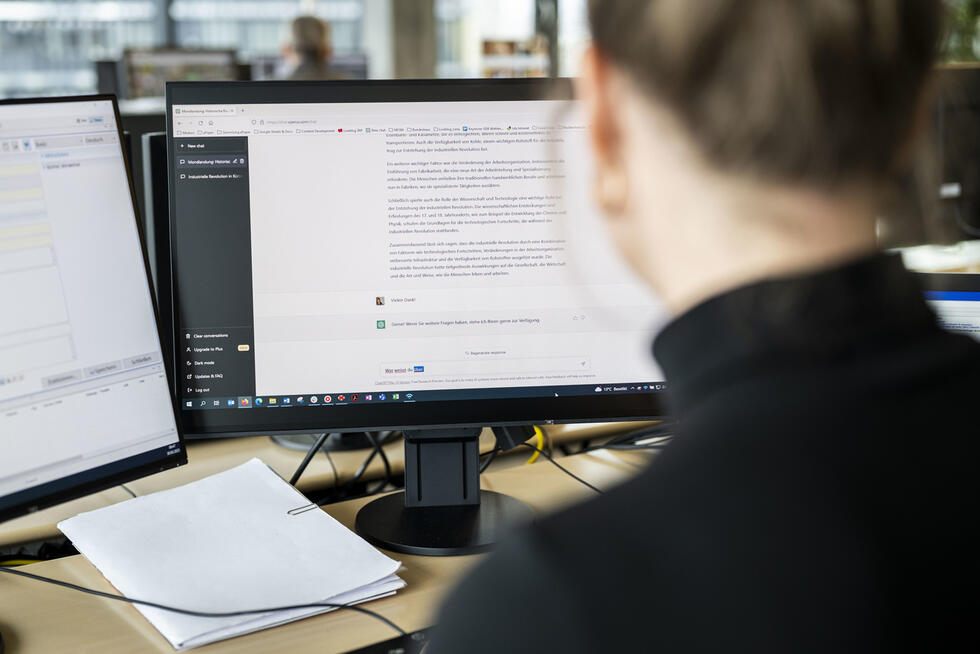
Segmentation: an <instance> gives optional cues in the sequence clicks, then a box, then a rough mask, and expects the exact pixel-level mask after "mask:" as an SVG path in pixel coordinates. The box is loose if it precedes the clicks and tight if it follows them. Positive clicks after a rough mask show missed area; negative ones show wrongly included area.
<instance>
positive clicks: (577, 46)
mask: <svg viewBox="0 0 980 654" xmlns="http://www.w3.org/2000/svg"><path fill="white" fill-rule="evenodd" d="M947 2H948V4H949V7H950V21H949V26H948V32H947V36H946V39H945V44H944V50H943V53H942V60H943V67H942V70H941V71H940V75H941V84H940V85H939V87H940V89H941V90H940V94H939V96H940V97H939V98H938V99H937V102H936V103H935V106H934V108H933V114H932V118H933V120H932V121H931V123H930V134H929V136H930V138H929V139H928V151H924V152H923V153H921V155H920V156H919V158H918V160H917V161H918V165H917V170H916V174H915V176H914V179H908V180H904V181H903V182H902V183H901V184H899V187H900V188H898V189H897V192H896V194H895V200H894V202H893V203H892V206H891V207H890V208H889V209H888V211H887V212H886V214H887V215H885V216H883V220H882V223H881V241H882V244H883V245H886V246H904V247H909V246H917V245H922V244H930V245H923V247H919V248H918V249H914V250H908V252H909V255H908V257H909V259H908V260H909V262H910V263H912V265H914V266H915V267H917V268H922V269H958V270H977V271H980V64H978V63H977V62H978V61H980V0H947ZM586 5H587V0H0V97H23V96H41V95H68V94H80V93H92V92H97V91H98V92H107V93H114V94H116V95H117V96H118V97H119V98H120V109H121V112H122V114H123V124H124V128H125V129H127V130H128V131H129V132H130V133H131V136H132V139H131V142H132V148H133V149H132V151H131V157H132V160H133V161H134V162H137V163H138V162H140V160H141V156H142V153H141V146H140V137H141V135H142V134H145V133H148V132H158V131H160V130H162V129H163V128H164V121H163V113H164V103H163V98H162V95H163V86H164V83H165V81H166V80H196V79H207V80H215V79H253V80H267V79H276V78H282V77H284V76H287V75H289V74H290V66H291V65H293V64H294V63H295V62H291V61H290V60H288V58H284V57H283V56H282V55H283V47H284V46H285V45H286V44H287V43H288V42H289V41H290V22H291V21H292V20H293V19H294V18H296V17H297V16H301V15H312V16H316V17H318V18H320V19H322V20H324V21H326V22H328V23H329V25H330V32H331V38H330V41H331V46H332V56H331V65H332V66H333V68H335V69H336V70H337V71H338V72H339V73H340V74H342V75H343V76H344V77H347V78H352V79H362V78H368V79H387V78H420V77H439V78H461V77H468V78H471V77H525V76H551V75H560V76H574V75H575V74H576V72H577V68H578V63H579V60H580V57H581V53H582V51H583V50H584V48H585V47H586V45H587V43H588V38H589V37H588V26H587V21H586ZM133 174H134V177H135V181H136V186H137V195H138V201H139V204H140V208H141V209H143V207H144V202H143V191H142V181H143V180H142V170H141V168H140V166H139V165H136V166H134V167H133ZM937 189H938V191H937Z"/></svg>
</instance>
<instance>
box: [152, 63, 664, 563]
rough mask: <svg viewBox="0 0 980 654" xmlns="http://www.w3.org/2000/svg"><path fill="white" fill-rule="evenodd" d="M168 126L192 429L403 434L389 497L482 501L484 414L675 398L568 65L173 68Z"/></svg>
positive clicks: (633, 415)
mask: <svg viewBox="0 0 980 654" xmlns="http://www.w3.org/2000/svg"><path fill="white" fill-rule="evenodd" d="M167 125H168V127H167V131H168V139H169V143H168V152H169V157H170V175H171V184H170V215H171V230H172V233H171V237H172V242H173V268H172V270H173V276H174V279H173V283H174V313H175V334H176V341H175V342H176V350H177V361H176V370H177V384H178V386H177V388H176V394H177V397H178V398H179V404H180V413H181V420H182V422H183V425H184V429H185V433H187V434H190V435H206V436H218V435H247V434H256V433H270V432H272V433H282V432H289V431H298V432H308V431H312V430H316V429H322V430H331V431H359V430H374V429H400V430H403V431H404V433H405V436H406V438H405V440H406V488H407V489H408V492H407V493H406V494H405V495H404V496H399V497H398V498H396V499H395V500H390V501H400V502H401V503H402V506H401V507H392V511H394V512H395V513H397V512H398V511H399V510H400V509H403V508H404V505H405V504H407V505H408V506H410V507H413V508H415V507H419V506H433V505H435V506H440V507H443V508H444V507H446V506H450V505H469V506H472V505H475V504H477V503H480V502H486V500H487V496H486V494H485V493H484V494H481V493H480V492H479V479H478V476H477V463H476V461H477V456H478V453H477V450H476V437H477V435H478V433H479V428H480V427H483V426H487V425H492V426H500V425H528V424H543V423H557V422H576V421H600V420H602V421H604V420H634V419H651V418H658V417H663V416H664V415H665V414H666V412H667V409H666V406H665V403H664V400H663V398H664V394H663V392H662V391H663V390H664V382H663V375H662V374H661V372H660V371H659V369H658V368H657V367H656V366H655V364H654V362H653V359H652V356H651V353H650V344H651V340H652V337H653V334H654V329H655V326H656V325H657V323H659V322H661V321H662V320H663V317H664V313H663V311H662V309H661V307H660V306H659V305H658V304H657V303H656V302H655V301H654V300H653V298H652V297H651V296H650V294H649V293H648V292H647V290H646V289H645V287H644V286H643V285H642V284H641V283H640V282H639V280H638V279H637V278H636V277H634V276H633V274H632V273H631V271H630V270H629V269H628V268H627V266H626V265H625V264H624V263H623V262H622V261H621V260H620V258H619V257H618V256H617V255H616V254H615V252H614V250H613V248H612V246H611V245H610V242H609V240H608V239H607V238H606V236H605V233H604V229H603V227H602V225H601V223H600V220H599V218H598V217H597V215H596V212H595V211H594V209H593V203H592V201H591V198H590V189H591V184H590V183H589V182H590V170H589V164H588V162H589V160H590V159H589V155H588V151H587V136H586V131H587V130H586V128H587V125H586V124H585V122H584V120H583V119H582V117H581V116H580V115H579V114H578V112H577V110H576V106H575V103H574V101H573V100H572V96H571V84H570V82H569V81H568V80H559V81H557V82H555V81H549V80H465V81H438V80H436V81H411V82H406V81H371V82H260V83H225V84H219V83H201V84H187V83H184V84H181V83H177V84H168V85H167ZM423 469H425V471H426V472H425V474H424V475H423V474H422V470H423ZM386 499H389V498H386ZM495 501H496V500H495ZM422 513H424V512H418V511H416V512H412V513H411V515H413V516H419V515H422ZM443 513H444V514H446V515H448V514H449V513H450V512H446V511H443ZM487 513H490V511H488V512H487ZM362 514H363V511H362ZM392 519H393V518H391V516H390V515H386V516H385V517H384V518H381V519H379V520H380V522H387V523H390V522H391V521H392ZM358 527H359V530H360V531H361V533H363V534H365V535H367V536H368V537H369V538H371V539H373V540H374V542H377V543H380V544H383V545H385V546H386V547H389V548H391V549H401V551H416V552H422V553H432V552H430V551H427V550H426V547H424V546H420V547H417V548H412V547H409V546H404V547H403V545H404V543H398V542H394V541H393V540H386V539H387V538H388V537H387V536H379V535H378V534H376V533H368V532H370V531H371V530H370V529H369V528H367V527H365V526H364V525H363V524H362V520H361V519H360V517H359V519H358ZM391 538H395V536H391ZM398 538H401V537H400V536H399V537H398ZM430 549H438V548H435V547H433V548H430ZM449 549H450V550H453V548H449ZM465 549H466V547H460V548H457V549H456V550H453V551H464V550H465Z"/></svg>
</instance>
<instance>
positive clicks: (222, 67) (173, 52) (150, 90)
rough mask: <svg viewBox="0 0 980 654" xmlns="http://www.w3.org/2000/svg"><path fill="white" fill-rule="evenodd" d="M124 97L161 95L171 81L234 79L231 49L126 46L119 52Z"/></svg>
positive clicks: (237, 71) (234, 65)
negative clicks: (121, 59)
mask: <svg viewBox="0 0 980 654" xmlns="http://www.w3.org/2000/svg"><path fill="white" fill-rule="evenodd" d="M123 74H124V77H125V87H124V88H125V89H126V95H125V97H127V98H148V97H162V96H163V92H164V85H165V84H166V83H167V82H173V81H184V82H189V81H215V80H236V79H239V76H240V73H239V69H238V64H237V62H236V59H235V51H234V50H187V49H183V48H151V49H130V50H126V51H125V52H124V53H123Z"/></svg>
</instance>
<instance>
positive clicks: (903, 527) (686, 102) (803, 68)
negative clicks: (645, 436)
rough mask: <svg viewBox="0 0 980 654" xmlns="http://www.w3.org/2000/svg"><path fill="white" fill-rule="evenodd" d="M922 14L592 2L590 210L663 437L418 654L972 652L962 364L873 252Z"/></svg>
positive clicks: (509, 558)
mask: <svg viewBox="0 0 980 654" xmlns="http://www.w3.org/2000/svg"><path fill="white" fill-rule="evenodd" d="M942 7H943V5H942V3H941V2H940V1H939V0H846V1H844V0H797V1H796V2H784V1H782V0H649V1H644V0H606V1H602V0H592V1H591V2H590V21H591V24H592V30H593V38H594V45H593V47H592V49H591V50H590V52H589V53H588V54H587V56H586V59H585V62H584V70H583V76H582V81H581V84H580V91H581V96H582V100H583V102H584V105H585V107H586V109H587V110H588V112H589V123H590V125H592V128H591V130H592V138H593V146H594V147H593V150H594V154H595V160H596V171H597V172H596V175H597V192H596V195H597V198H598V200H599V202H600V204H601V205H602V207H603V209H604V211H605V213H606V214H607V216H608V223H609V227H610V229H611V231H612V234H613V237H614V238H615V239H616V241H617V244H618V245H619V247H620V250H621V251H622V253H623V255H624V256H625V257H626V258H627V259H628V260H629V261H630V262H631V264H632V265H633V267H634V268H635V269H636V270H637V271H638V272H639V273H640V274H642V275H643V276H644V277H645V279H646V280H647V281H648V282H649V283H650V284H651V285H652V287H653V288H654V289H655V290H656V291H657V292H658V293H659V294H660V295H661V296H662V297H663V299H664V300H665V302H666V303H667V305H668V306H669V307H670V308H671V309H672V311H673V312H674V313H675V315H676V317H675V318H674V320H673V321H672V322H671V323H670V324H669V325H668V326H667V327H666V328H664V329H663V330H662V332H661V333H660V334H659V335H658V336H657V338H656V340H655V343H654V348H653V349H654V352H653V353H654V355H655V356H656V359H657V361H658V362H659V363H660V365H661V366H662V368H663V371H664V373H665V376H666V380H667V382H668V388H669V392H670V397H671V402H672V406H673V411H674V412H675V414H676V416H677V418H678V427H677V430H676V436H675V438H674V440H673V442H672V444H671V445H670V446H668V447H667V448H666V450H665V451H663V453H662V454H660V455H659V456H658V457H657V458H655V459H654V460H653V463H652V464H651V465H650V466H649V468H648V469H647V470H646V471H644V472H643V473H642V474H641V475H640V476H639V477H637V478H635V479H633V480H632V481H630V482H627V483H625V484H623V485H622V486H619V487H617V488H615V489H612V490H611V491H609V492H608V493H606V494H604V495H602V496H600V497H597V498H596V499H594V500H591V501H588V502H586V503H584V504H581V505H578V506H575V507H573V508H570V509H567V510H565V511H563V512H561V513H558V514H556V515H552V516H549V517H546V518H544V519H542V520H540V521H539V522H537V523H536V524H535V525H533V526H531V527H529V528H527V529H526V530H524V531H521V532H520V533H519V534H517V535H515V536H514V537H512V538H511V539H510V540H508V541H506V542H504V543H502V544H501V546H500V548H499V549H498V550H497V551H496V552H495V553H494V554H493V555H492V556H491V557H490V558H489V559H488V560H487V561H486V562H484V563H483V564H481V565H480V566H479V567H478V568H477V569H476V570H475V571H474V572H473V573H472V574H471V575H470V576H469V578H467V579H466V580H465V581H464V582H463V583H462V585H461V586H460V587H459V588H457V589H456V590H455V591H454V592H453V593H452V594H451V595H450V596H449V597H448V599H447V600H446V602H445V604H444V606H443V608H442V611H441V615H440V617H439V619H438V627H437V628H436V631H435V635H434V639H433V641H432V643H431V645H430V648H429V649H428V650H427V654H450V653H452V654H458V653H463V652H465V653H467V654H481V653H484V652H486V653H489V652H508V653H515V652H562V653H563V654H570V653H574V654H577V653H586V652H589V653H591V652H632V651H644V652H647V651H649V652H669V653H671V654H674V653H678V652H752V653H753V654H757V653H760V652H834V653H841V652H944V653H945V652H960V651H969V652H976V651H980V631H978V630H977V628H976V616H977V612H978V609H980V600H978V597H980V593H978V591H980V555H978V552H980V534H978V531H980V530H978V524H980V474H978V467H980V401H978V400H977V397H978V395H980V344H978V343H977V342H975V341H974V340H972V339H970V338H969V337H967V336H963V335H954V334H951V333H947V332H945V331H943V330H941V329H940V328H939V327H938V326H937V322H936V318H935V316H934V315H933V314H932V312H931V311H930V309H929V308H928V307H927V305H926V304H925V302H924V300H923V296H922V291H921V289H920V288H918V286H917V285H916V282H915V280H914V278H913V277H912V276H911V275H910V274H909V273H908V272H906V270H905V269H904V267H903V265H902V262H901V260H900V258H899V257H898V256H896V255H889V254H881V253H877V252H876V243H875V216H876V213H877V209H878V207H879V204H880V202H881V201H882V200H883V198H884V189H886V188H887V186H888V183H889V182H890V180H892V179H893V178H894V177H895V176H896V175H898V174H900V173H901V172H902V171H903V170H904V169H906V168H907V167H908V165H909V164H910V152H911V151H912V150H913V145H914V140H915V136H916V135H917V132H918V131H919V130H918V126H919V125H921V123H922V122H923V118H922V116H923V114H924V112H925V107H926V106H927V105H928V103H927V101H926V100H925V98H926V97H927V96H926V90H927V88H928V77H929V74H930V70H931V66H932V62H933V60H934V58H935V55H936V49H937V43H938V40H939V34H940V27H941V20H942V16H941V11H942Z"/></svg>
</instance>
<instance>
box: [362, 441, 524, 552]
mask: <svg viewBox="0 0 980 654" xmlns="http://www.w3.org/2000/svg"><path fill="white" fill-rule="evenodd" d="M481 431H482V430H481V429H480V428H478V427H477V428H466V429H431V430H418V431H411V430H409V431H405V432H404V436H405V490H404V491H399V492H397V493H391V494H389V495H385V496H384V497H381V498H379V499H376V500H374V501H373V502H370V503H369V504H366V505H365V506H363V507H362V508H361V510H360V511H358V512H357V519H356V520H355V529H356V530H357V533H358V534H360V535H361V536H362V537H363V538H365V539H366V540H367V541H368V542H370V543H371V544H373V545H376V546H378V547H381V548H384V549H386V550H391V551H394V552H402V553H405V554H421V555H425V556H455V555H458V554H473V553H475V552H482V551H485V550H487V549H490V548H491V547H492V546H493V545H494V543H496V542H497V541H498V540H499V539H500V537H501V536H502V535H503V534H504V533H506V531H507V530H508V529H509V528H511V527H512V526H513V525H515V524H520V523H527V522H530V521H531V520H532V519H533V518H534V512H533V511H532V510H531V507H529V506H527V505H526V504H524V503H523V502H521V501H520V500H517V499H515V498H513V497H509V496H507V495H503V494H501V493H495V492H493V491H487V490H480V451H479V438H480V432H481Z"/></svg>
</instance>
